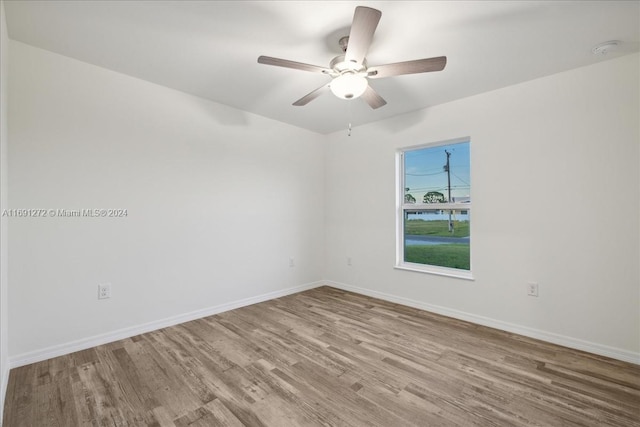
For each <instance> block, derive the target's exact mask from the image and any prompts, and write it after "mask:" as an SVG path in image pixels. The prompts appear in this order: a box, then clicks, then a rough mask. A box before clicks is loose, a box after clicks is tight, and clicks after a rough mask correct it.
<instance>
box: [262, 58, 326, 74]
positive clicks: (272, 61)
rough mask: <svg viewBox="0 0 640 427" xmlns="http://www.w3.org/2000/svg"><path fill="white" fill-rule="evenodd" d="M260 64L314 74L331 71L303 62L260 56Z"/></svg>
mask: <svg viewBox="0 0 640 427" xmlns="http://www.w3.org/2000/svg"><path fill="white" fill-rule="evenodd" d="M258 63H260V64H266V65H275V66H277V67H285V68H293V69H294V70H303V71H311V72H312V73H322V74H329V73H331V70H330V69H329V68H326V67H320V66H318V65H311V64H303V63H302V62H295V61H289V60H287V59H280V58H272V57H271V56H259V57H258Z"/></svg>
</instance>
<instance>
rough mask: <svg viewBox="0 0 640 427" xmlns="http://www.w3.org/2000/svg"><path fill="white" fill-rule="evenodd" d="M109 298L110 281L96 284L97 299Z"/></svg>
mask: <svg viewBox="0 0 640 427" xmlns="http://www.w3.org/2000/svg"><path fill="white" fill-rule="evenodd" d="M107 298H111V283H100V284H99V285H98V299H107Z"/></svg>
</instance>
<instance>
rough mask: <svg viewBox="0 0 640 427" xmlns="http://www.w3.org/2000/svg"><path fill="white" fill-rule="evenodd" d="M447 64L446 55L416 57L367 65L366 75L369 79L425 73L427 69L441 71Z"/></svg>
mask: <svg viewBox="0 0 640 427" xmlns="http://www.w3.org/2000/svg"><path fill="white" fill-rule="evenodd" d="M445 65H447V57H446V56H438V57H436V58H426V59H416V60H415V61H406V62H396V63H393V64H385V65H377V66H374V67H369V68H368V70H367V71H368V72H369V75H368V77H369V78H370V79H381V78H383V77H391V76H400V75H402V74H416V73H426V72H429V71H442V70H444V67H445Z"/></svg>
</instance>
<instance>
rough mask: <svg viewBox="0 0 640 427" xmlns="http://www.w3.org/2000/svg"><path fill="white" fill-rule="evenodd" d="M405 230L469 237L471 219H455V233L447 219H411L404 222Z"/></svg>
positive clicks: (415, 232) (407, 232) (429, 234)
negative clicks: (450, 230)
mask: <svg viewBox="0 0 640 427" xmlns="http://www.w3.org/2000/svg"><path fill="white" fill-rule="evenodd" d="M404 232H405V234H407V235H409V234H411V235H422V236H444V237H468V236H469V221H453V233H451V232H449V221H447V220H434V221H424V220H422V219H410V220H408V221H406V222H405V224H404Z"/></svg>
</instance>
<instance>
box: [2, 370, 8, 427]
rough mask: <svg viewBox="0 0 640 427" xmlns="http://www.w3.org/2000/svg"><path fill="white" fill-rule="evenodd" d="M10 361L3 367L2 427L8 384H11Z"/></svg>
mask: <svg viewBox="0 0 640 427" xmlns="http://www.w3.org/2000/svg"><path fill="white" fill-rule="evenodd" d="M9 370H10V368H9V363H7V364H6V365H5V366H4V367H3V369H2V382H1V384H0V387H2V388H0V427H1V426H2V420H3V419H4V399H5V397H6V396H7V386H8V385H9Z"/></svg>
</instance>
